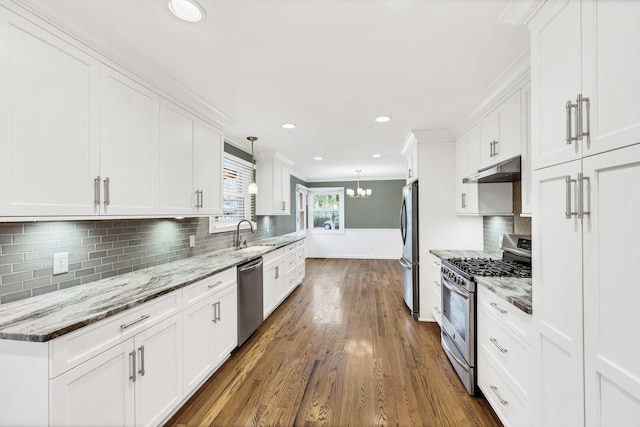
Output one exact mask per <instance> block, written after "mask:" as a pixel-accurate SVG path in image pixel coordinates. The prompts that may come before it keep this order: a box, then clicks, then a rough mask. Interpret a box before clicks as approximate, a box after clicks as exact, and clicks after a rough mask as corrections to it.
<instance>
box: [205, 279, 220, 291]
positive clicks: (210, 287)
mask: <svg viewBox="0 0 640 427" xmlns="http://www.w3.org/2000/svg"><path fill="white" fill-rule="evenodd" d="M221 284H222V280H218V281H217V282H216V283H212V284H210V285H209V286H207V287H208V288H209V289H213V288H215V287H216V286H218V285H221Z"/></svg>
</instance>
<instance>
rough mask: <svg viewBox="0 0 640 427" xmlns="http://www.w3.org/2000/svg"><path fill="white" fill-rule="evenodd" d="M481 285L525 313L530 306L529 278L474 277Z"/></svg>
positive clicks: (529, 310)
mask: <svg viewBox="0 0 640 427" xmlns="http://www.w3.org/2000/svg"><path fill="white" fill-rule="evenodd" d="M476 280H477V281H478V283H479V284H480V285H481V286H484V287H485V288H487V289H489V290H490V291H491V292H493V293H494V294H496V295H498V296H499V297H501V298H503V299H504V300H506V301H508V302H510V303H511V304H513V305H514V306H516V307H517V308H519V309H520V310H522V311H524V312H525V313H527V314H531V313H532V312H533V310H532V308H531V278H528V279H516V278H514V277H482V276H480V277H476Z"/></svg>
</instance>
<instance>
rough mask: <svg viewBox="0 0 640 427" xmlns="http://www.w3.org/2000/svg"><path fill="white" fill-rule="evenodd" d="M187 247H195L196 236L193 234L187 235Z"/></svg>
mask: <svg viewBox="0 0 640 427" xmlns="http://www.w3.org/2000/svg"><path fill="white" fill-rule="evenodd" d="M189 247H190V248H195V247H196V236H194V235H193V234H192V235H191V236H189Z"/></svg>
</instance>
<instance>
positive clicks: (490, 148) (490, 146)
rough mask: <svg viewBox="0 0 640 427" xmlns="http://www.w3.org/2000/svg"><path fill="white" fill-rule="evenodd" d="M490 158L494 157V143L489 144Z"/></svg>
mask: <svg viewBox="0 0 640 427" xmlns="http://www.w3.org/2000/svg"><path fill="white" fill-rule="evenodd" d="M489 157H493V141H491V142H490V143H489Z"/></svg>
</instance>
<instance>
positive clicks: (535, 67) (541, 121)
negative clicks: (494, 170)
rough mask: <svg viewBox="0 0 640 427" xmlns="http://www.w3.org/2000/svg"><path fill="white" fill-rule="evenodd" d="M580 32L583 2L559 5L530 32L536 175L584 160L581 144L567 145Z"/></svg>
mask: <svg viewBox="0 0 640 427" xmlns="http://www.w3.org/2000/svg"><path fill="white" fill-rule="evenodd" d="M580 29H581V22H580V1H579V0H569V1H564V2H555V3H554V4H553V5H552V6H551V7H549V8H547V9H546V10H545V11H544V13H541V14H540V17H539V18H537V20H536V21H535V22H533V23H532V24H531V26H530V30H531V89H532V90H531V94H532V97H531V101H532V102H531V105H532V108H531V120H532V128H531V137H532V140H533V144H532V152H531V163H532V166H533V169H539V168H542V167H546V166H550V165H554V164H559V163H562V162H566V161H569V160H573V159H577V158H579V157H580V156H581V143H580V142H575V141H574V142H572V143H571V144H567V141H566V138H567V116H566V108H565V107H566V104H567V101H572V102H574V103H575V101H576V97H577V95H578V94H579V93H581V81H580V80H581V77H580V76H581V71H580V70H581V65H580V64H581V52H580V39H581V35H580ZM572 127H575V126H574V123H573V122H572ZM572 134H573V135H575V129H574V131H573V132H572Z"/></svg>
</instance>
